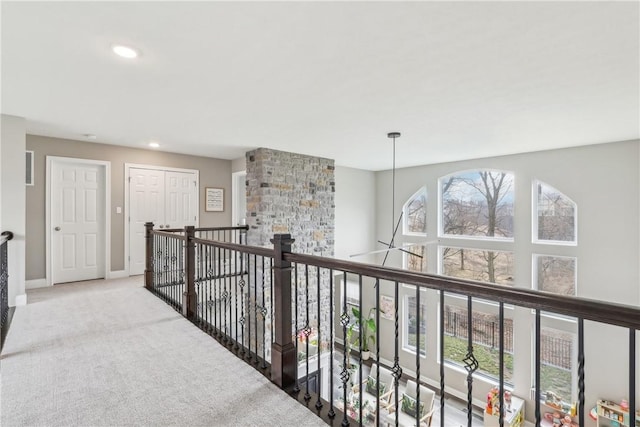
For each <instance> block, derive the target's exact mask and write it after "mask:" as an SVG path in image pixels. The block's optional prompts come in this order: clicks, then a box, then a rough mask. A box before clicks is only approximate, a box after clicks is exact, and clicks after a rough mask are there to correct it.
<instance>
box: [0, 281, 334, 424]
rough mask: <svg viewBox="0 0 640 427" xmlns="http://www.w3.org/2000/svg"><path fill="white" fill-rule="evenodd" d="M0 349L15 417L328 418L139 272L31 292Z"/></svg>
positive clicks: (9, 409)
mask: <svg viewBox="0 0 640 427" xmlns="http://www.w3.org/2000/svg"><path fill="white" fill-rule="evenodd" d="M28 302H29V303H28V305H26V306H24V307H18V308H17V309H16V312H15V316H14V318H13V323H12V325H11V329H10V330H9V335H8V337H7V340H6V343H5V348H4V349H3V351H2V355H1V359H0V400H1V402H0V410H1V417H0V424H1V425H2V426H3V427H9V426H324V425H326V424H324V423H323V422H322V421H321V420H320V419H319V418H317V417H316V416H315V415H314V414H312V413H311V412H310V411H309V410H308V409H307V408H305V407H304V406H302V405H300V404H299V403H297V402H296V401H295V400H294V399H292V398H291V397H289V396H288V395H287V394H285V393H284V392H282V391H281V390H279V389H278V388H277V387H276V386H275V385H273V384H272V383H270V382H269V381H268V380H267V379H266V378H265V377H263V376H262V375H260V373H258V372H257V371H255V370H254V369H253V368H251V367H249V366H247V365H245V364H244V362H243V361H241V360H240V359H238V358H236V357H235V356H234V355H232V354H231V353H229V352H228V351H227V350H226V349H224V348H223V347H222V346H220V345H219V344H218V343H217V342H216V341H215V340H213V339H212V338H210V337H209V336H207V335H206V334H204V333H203V332H201V331H200V330H199V329H198V328H197V327H195V326H193V325H192V324H190V323H189V322H188V321H186V320H185V319H184V318H182V317H181V316H180V315H179V314H178V313H177V312H175V311H174V310H173V309H171V308H170V307H169V306H167V305H166V304H165V303H163V302H162V301H160V300H159V299H158V298H156V297H155V296H153V295H152V294H151V293H149V292H148V291H146V290H145V289H144V288H142V279H141V278H131V279H119V280H109V281H104V280H100V281H91V282H81V283H73V284H64V285H56V286H54V287H52V288H44V289H37V290H32V291H29V292H28Z"/></svg>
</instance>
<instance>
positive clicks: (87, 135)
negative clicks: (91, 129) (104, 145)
mask: <svg viewBox="0 0 640 427" xmlns="http://www.w3.org/2000/svg"><path fill="white" fill-rule="evenodd" d="M84 137H85V138H87V139H96V136H95V135H94V134H92V133H85V134H84Z"/></svg>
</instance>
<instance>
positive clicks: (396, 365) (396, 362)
mask: <svg viewBox="0 0 640 427" xmlns="http://www.w3.org/2000/svg"><path fill="white" fill-rule="evenodd" d="M398 298H400V292H399V283H398V282H394V302H393V318H394V322H393V323H394V324H393V326H394V329H393V340H394V345H393V346H394V355H393V368H392V369H391V373H392V374H393V387H394V395H395V400H396V401H395V408H396V411H395V412H394V413H395V414H396V420H395V421H396V426H397V425H398V422H399V420H398V413H399V412H400V411H399V408H400V406H399V396H398V385H399V384H400V378H402V367H401V366H400V356H399V345H398V344H399V340H398V332H399V324H400V319H399V317H398Z"/></svg>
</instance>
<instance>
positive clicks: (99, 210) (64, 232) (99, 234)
mask: <svg viewBox="0 0 640 427" xmlns="http://www.w3.org/2000/svg"><path fill="white" fill-rule="evenodd" d="M104 185H105V173H104V167H103V166H100V165H94V164H80V163H79V162H78V163H64V162H58V161H54V162H53V163H52V165H51V188H52V189H53V191H52V193H51V226H52V227H53V230H52V231H51V268H52V269H51V273H52V282H53V283H64V282H74V281H79V280H90V279H98V278H102V277H104V270H105V266H104V264H105V262H104V259H105V257H104V242H105V240H104V239H105V235H104V221H105V219H104V191H105V190H104Z"/></svg>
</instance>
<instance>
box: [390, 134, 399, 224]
mask: <svg viewBox="0 0 640 427" xmlns="http://www.w3.org/2000/svg"><path fill="white" fill-rule="evenodd" d="M387 138H393V169H392V170H391V234H392V235H395V232H394V230H395V228H394V227H395V218H396V138H400V132H389V133H388V134H387Z"/></svg>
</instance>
